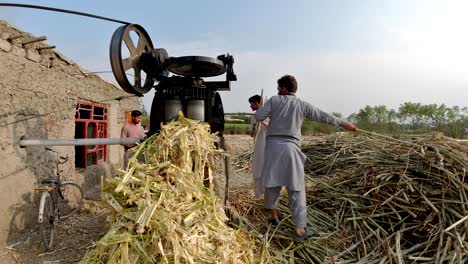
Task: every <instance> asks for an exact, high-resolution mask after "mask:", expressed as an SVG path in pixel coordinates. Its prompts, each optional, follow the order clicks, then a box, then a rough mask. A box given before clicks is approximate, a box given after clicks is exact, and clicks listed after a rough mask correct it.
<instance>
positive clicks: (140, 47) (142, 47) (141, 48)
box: [136, 37, 148, 54]
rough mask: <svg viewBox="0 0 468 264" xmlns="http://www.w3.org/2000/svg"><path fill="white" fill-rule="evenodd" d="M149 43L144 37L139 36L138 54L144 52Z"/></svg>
mask: <svg viewBox="0 0 468 264" xmlns="http://www.w3.org/2000/svg"><path fill="white" fill-rule="evenodd" d="M147 43H148V42H146V41H145V40H144V39H143V38H141V37H140V38H138V45H137V48H136V52H137V54H141V53H143V51H144V50H145V48H146V46H147Z"/></svg>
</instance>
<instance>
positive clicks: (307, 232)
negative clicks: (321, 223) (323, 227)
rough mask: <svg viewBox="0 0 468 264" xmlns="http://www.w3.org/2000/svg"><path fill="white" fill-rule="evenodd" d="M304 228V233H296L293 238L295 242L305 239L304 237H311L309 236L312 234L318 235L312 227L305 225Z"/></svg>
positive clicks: (312, 235)
mask: <svg viewBox="0 0 468 264" xmlns="http://www.w3.org/2000/svg"><path fill="white" fill-rule="evenodd" d="M304 230H305V233H304V235H302V236H298V235H297V234H296V239H295V240H296V242H302V241H304V240H306V239H309V238H311V237H314V236H317V235H318V233H317V231H316V230H315V229H313V228H312V227H308V226H306V227H305V228H304Z"/></svg>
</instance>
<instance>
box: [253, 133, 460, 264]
mask: <svg viewBox="0 0 468 264" xmlns="http://www.w3.org/2000/svg"><path fill="white" fill-rule="evenodd" d="M361 132H362V133H360V135H359V136H357V137H352V136H350V135H349V134H348V135H343V134H341V135H340V134H338V135H334V136H331V137H329V138H328V140H327V141H322V142H319V143H318V144H313V142H308V143H306V144H304V145H303V151H304V153H305V154H306V155H307V157H308V160H307V161H306V173H307V174H308V175H309V176H308V179H307V180H306V184H307V191H306V192H307V202H308V215H309V225H311V226H314V227H315V228H317V229H318V230H319V236H318V237H317V238H312V239H310V240H309V241H306V242H304V243H301V244H296V243H294V242H293V230H294V229H293V228H294V227H293V225H292V223H291V220H290V217H289V210H288V209H287V205H286V204H287V203H286V200H282V202H281V203H280V204H279V210H280V213H281V214H282V215H283V218H284V219H283V221H282V222H281V224H280V225H279V226H278V227H276V228H274V229H271V227H270V234H269V235H270V237H271V238H270V239H271V240H270V244H271V245H272V246H273V247H275V248H276V249H277V250H279V251H277V252H280V253H277V254H283V256H285V257H286V258H287V259H289V260H290V261H293V260H294V261H296V262H299V263H325V262H327V263H356V262H359V263H468V195H467V193H468V175H467V170H468V146H467V145H466V143H464V142H463V141H458V140H455V139H451V138H448V137H445V136H443V135H441V134H433V135H425V136H407V137H402V138H392V137H388V136H382V135H377V134H374V133H368V132H365V131H361ZM259 206H261V205H259ZM249 210H250V211H252V209H251V208H249ZM258 215H260V214H257V217H258ZM251 219H252V218H251ZM257 219H258V218H257ZM252 221H255V219H254V220H252ZM262 221H263V222H261V223H265V224H263V226H261V227H260V228H262V229H263V230H267V228H268V225H267V224H266V221H264V219H262Z"/></svg>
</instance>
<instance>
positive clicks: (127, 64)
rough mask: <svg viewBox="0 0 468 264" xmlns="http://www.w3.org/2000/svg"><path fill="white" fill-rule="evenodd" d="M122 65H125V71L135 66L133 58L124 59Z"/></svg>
mask: <svg viewBox="0 0 468 264" xmlns="http://www.w3.org/2000/svg"><path fill="white" fill-rule="evenodd" d="M122 66H123V69H124V71H127V70H128V69H130V68H132V67H133V64H132V59H130V58H126V59H123V60H122Z"/></svg>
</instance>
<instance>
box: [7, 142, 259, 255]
mask: <svg viewBox="0 0 468 264" xmlns="http://www.w3.org/2000/svg"><path fill="white" fill-rule="evenodd" d="M226 142H227V143H228V145H229V147H230V149H231V163H236V162H235V161H236V157H239V156H240V155H242V154H245V153H247V152H249V151H251V149H252V146H253V141H252V138H251V137H250V136H248V135H226ZM221 173H222V171H221ZM218 174H219V170H218ZM220 176H222V177H221V178H223V177H224V174H222V175H220ZM220 182H221V183H220V184H223V185H224V179H221V181H220ZM252 184H253V180H252V176H251V175H250V174H249V173H248V172H247V171H246V170H242V169H240V168H239V167H236V166H235V165H232V166H231V169H230V177H229V200H230V201H231V200H232V199H237V197H239V193H242V194H243V195H244V194H245V193H249V192H252ZM107 214H108V211H106V210H105V209H103V207H102V206H101V205H100V204H99V203H98V202H92V201H86V202H85V206H84V208H83V210H82V212H80V213H79V214H77V215H74V216H72V217H70V218H69V219H66V220H65V221H63V222H61V223H60V224H59V226H58V228H57V229H58V230H57V234H58V235H57V236H56V240H55V246H54V247H55V249H54V250H53V251H51V252H45V250H44V246H43V245H42V243H41V233H40V230H39V226H37V227H36V228H35V229H33V230H30V231H29V232H26V233H24V234H21V235H20V236H19V238H18V240H17V241H16V242H14V243H12V244H10V245H8V247H6V248H2V249H0V264H9V263H27V264H29V263H31V264H35V263H78V262H79V261H80V260H81V258H82V257H83V256H84V254H85V253H86V250H87V249H88V248H90V247H92V244H93V242H95V241H97V240H99V239H100V238H101V237H102V236H103V235H104V234H105V233H106V232H107V229H108V227H107V226H106V216H107Z"/></svg>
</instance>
